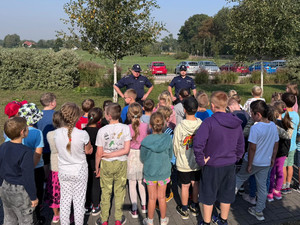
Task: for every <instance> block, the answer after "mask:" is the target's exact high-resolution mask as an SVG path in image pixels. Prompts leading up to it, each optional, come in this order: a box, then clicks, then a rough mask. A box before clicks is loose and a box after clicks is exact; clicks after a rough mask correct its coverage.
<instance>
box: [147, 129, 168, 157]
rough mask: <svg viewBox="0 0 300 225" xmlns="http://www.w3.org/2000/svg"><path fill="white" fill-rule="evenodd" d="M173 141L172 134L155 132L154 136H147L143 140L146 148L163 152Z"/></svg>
mask: <svg viewBox="0 0 300 225" xmlns="http://www.w3.org/2000/svg"><path fill="white" fill-rule="evenodd" d="M170 143H172V139H171V136H170V135H169V134H164V133H162V134H153V135H152V138H151V139H150V138H145V139H144V140H143V142H142V145H143V147H144V148H147V149H149V150H150V151H152V152H157V153H159V152H163V151H165V149H166V148H169V147H170Z"/></svg>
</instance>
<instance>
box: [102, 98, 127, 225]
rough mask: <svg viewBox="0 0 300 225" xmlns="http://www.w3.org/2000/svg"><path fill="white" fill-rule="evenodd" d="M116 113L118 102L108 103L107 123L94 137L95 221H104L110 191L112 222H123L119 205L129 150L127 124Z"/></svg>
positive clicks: (122, 200) (104, 222)
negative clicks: (98, 209) (97, 212)
mask: <svg viewBox="0 0 300 225" xmlns="http://www.w3.org/2000/svg"><path fill="white" fill-rule="evenodd" d="M120 114H121V107H120V105H119V104H117V103H112V104H110V105H108V106H107V108H106V110H105V118H106V119H107V121H109V124H108V125H106V126H105V127H103V128H101V129H100V130H99V131H98V134H97V138H96V146H97V153H96V175H97V177H99V176H100V174H101V179H100V186H101V190H102V197H101V200H102V201H101V214H100V218H98V220H97V222H96V224H98V225H107V224H108V218H109V210H110V199H111V195H112V191H113V195H114V198H115V220H116V222H115V224H116V225H121V224H125V223H126V218H125V216H124V215H123V212H122V207H123V203H124V198H125V194H126V181H127V155H128V153H129V150H130V140H131V135H130V129H129V126H127V125H125V124H121V123H119V118H120ZM100 164H101V166H100V169H99V165H100ZM112 188H114V189H113V190H112Z"/></svg>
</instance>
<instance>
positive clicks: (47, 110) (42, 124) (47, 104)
mask: <svg viewBox="0 0 300 225" xmlns="http://www.w3.org/2000/svg"><path fill="white" fill-rule="evenodd" d="M40 102H41V104H42V106H43V107H44V109H43V118H42V119H41V120H40V121H38V122H37V123H36V124H35V127H36V128H37V129H39V130H41V131H42V133H43V138H44V148H43V160H44V170H45V177H46V179H47V178H48V175H49V170H50V147H49V143H48V141H47V133H48V132H49V131H53V130H54V126H53V123H52V117H53V113H54V112H55V111H54V109H55V107H56V96H55V95H54V94H53V93H45V94H43V95H42V96H41V98H40Z"/></svg>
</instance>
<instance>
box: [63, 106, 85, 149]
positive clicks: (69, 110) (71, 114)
mask: <svg viewBox="0 0 300 225" xmlns="http://www.w3.org/2000/svg"><path fill="white" fill-rule="evenodd" d="M60 114H61V117H62V120H63V122H64V124H65V125H66V126H67V127H68V138H69V142H68V144H67V150H68V152H69V153H71V141H72V137H71V134H72V131H73V128H74V126H75V124H76V122H77V120H78V119H79V117H80V109H79V107H78V106H77V105H76V104H75V103H71V102H67V103H65V104H63V105H62V107H61V109H60Z"/></svg>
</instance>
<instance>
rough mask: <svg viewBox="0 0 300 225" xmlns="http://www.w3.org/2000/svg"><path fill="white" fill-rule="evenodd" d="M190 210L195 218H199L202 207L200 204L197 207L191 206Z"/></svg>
mask: <svg viewBox="0 0 300 225" xmlns="http://www.w3.org/2000/svg"><path fill="white" fill-rule="evenodd" d="M189 210H190V212H191V213H192V215H193V216H198V215H199V214H200V207H199V205H198V204H196V207H192V205H189Z"/></svg>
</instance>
